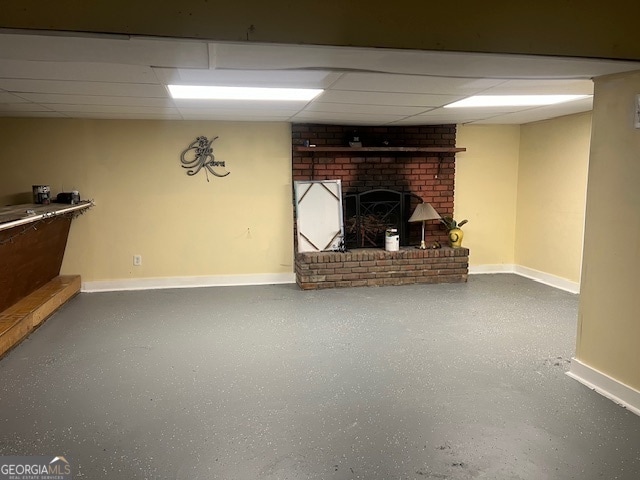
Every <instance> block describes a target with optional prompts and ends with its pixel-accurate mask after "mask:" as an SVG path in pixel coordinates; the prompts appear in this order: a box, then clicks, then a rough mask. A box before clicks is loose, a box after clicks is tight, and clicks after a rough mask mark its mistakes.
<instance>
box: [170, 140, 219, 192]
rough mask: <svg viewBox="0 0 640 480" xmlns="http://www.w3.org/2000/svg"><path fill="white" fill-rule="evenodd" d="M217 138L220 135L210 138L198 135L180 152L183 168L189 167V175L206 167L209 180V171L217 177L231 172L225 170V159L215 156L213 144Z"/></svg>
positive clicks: (205, 171) (205, 170)
mask: <svg viewBox="0 0 640 480" xmlns="http://www.w3.org/2000/svg"><path fill="white" fill-rule="evenodd" d="M216 138H218V137H213V138H212V139H211V140H209V139H207V137H198V138H196V139H195V140H194V141H193V142H191V144H190V145H189V146H188V147H187V148H186V149H185V151H184V152H182V154H180V162H181V164H182V168H186V169H187V175H189V176H193V175H195V174H196V173H198V172H199V171H200V170H202V169H203V168H204V173H205V175H206V176H207V182H208V181H209V173H211V175H214V176H216V177H226V176H227V175H229V173H231V172H227V171H225V170H224V168H225V162H224V161H219V160H216V159H215V157H214V156H213V148H211V144H212V143H213V141H214V140H215V139H216ZM216 169H218V171H216ZM220 169H222V172H220Z"/></svg>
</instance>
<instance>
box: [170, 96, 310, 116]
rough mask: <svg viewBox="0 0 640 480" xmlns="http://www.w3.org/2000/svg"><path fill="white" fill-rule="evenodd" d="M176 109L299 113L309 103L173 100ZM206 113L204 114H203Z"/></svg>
mask: <svg viewBox="0 0 640 480" xmlns="http://www.w3.org/2000/svg"><path fill="white" fill-rule="evenodd" d="M173 103H174V104H175V105H176V107H178V108H180V109H193V110H197V109H200V110H219V109H222V110H263V111H264V110H274V111H277V110H287V111H294V112H297V111H299V110H301V109H302V108H304V107H305V106H306V105H307V104H308V103H309V102H307V101H304V102H297V101H267V100H265V101H253V100H250V101H233V100H185V99H176V100H173ZM201 113H204V112H201Z"/></svg>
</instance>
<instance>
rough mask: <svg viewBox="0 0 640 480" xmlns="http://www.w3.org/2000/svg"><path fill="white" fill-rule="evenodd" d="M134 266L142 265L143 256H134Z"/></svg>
mask: <svg viewBox="0 0 640 480" xmlns="http://www.w3.org/2000/svg"><path fill="white" fill-rule="evenodd" d="M133 265H134V266H136V267H139V266H140V265H142V255H134V256H133Z"/></svg>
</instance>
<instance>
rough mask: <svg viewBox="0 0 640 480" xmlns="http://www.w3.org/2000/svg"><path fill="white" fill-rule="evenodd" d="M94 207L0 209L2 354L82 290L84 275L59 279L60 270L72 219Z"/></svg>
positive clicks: (89, 204)
mask: <svg viewBox="0 0 640 480" xmlns="http://www.w3.org/2000/svg"><path fill="white" fill-rule="evenodd" d="M91 206H92V203H91V202H81V203H79V204H76V205H65V204H57V203H52V204H49V205H36V204H24V205H14V206H10V207H3V208H0V356H2V355H3V354H4V353H6V352H7V351H8V350H9V349H10V348H12V347H13V346H14V345H16V344H17V343H18V342H20V340H22V339H23V338H24V337H25V336H26V335H28V334H29V332H31V331H32V330H33V329H34V328H36V327H37V326H38V325H39V324H40V323H42V322H43V321H44V320H45V319H46V317H48V316H49V315H50V314H51V313H53V312H54V311H55V310H56V309H57V308H58V307H59V306H60V305H62V303H64V302H65V301H67V300H68V299H69V298H71V297H73V296H74V295H75V294H77V293H78V292H79V291H80V277H79V276H64V277H59V275H60V267H61V265H62V259H63V257H64V250H65V247H66V245H67V237H68V234H69V228H70V226H71V220H72V218H73V217H74V216H75V215H77V214H79V213H81V212H83V211H84V210H85V209H87V208H89V207H91Z"/></svg>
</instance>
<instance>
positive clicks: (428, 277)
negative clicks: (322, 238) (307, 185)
mask: <svg viewBox="0 0 640 480" xmlns="http://www.w3.org/2000/svg"><path fill="white" fill-rule="evenodd" d="M354 137H357V140H359V141H360V142H361V146H356V147H350V146H349V142H350V141H353V140H354ZM457 151H464V149H463V148H457V147H456V126H455V125H436V126H434V125H430V126H410V127H354V126H340V125H315V124H294V125H292V159H293V164H292V174H293V180H336V179H339V180H341V183H342V193H343V203H344V206H345V218H344V220H345V234H346V236H347V239H349V226H350V225H353V224H354V223H353V222H354V220H353V217H352V215H353V212H352V211H351V210H349V208H351V207H348V205H349V204H350V202H351V203H352V202H353V200H352V199H353V198H355V196H356V195H362V194H367V193H368V192H372V191H379V190H385V191H395V192H397V194H398V195H400V196H401V198H403V202H404V201H405V200H404V199H406V205H404V206H403V213H402V215H403V217H404V218H403V219H402V220H401V221H402V222H406V220H407V219H408V217H409V216H410V215H411V213H412V212H413V210H414V208H415V206H416V205H417V204H418V203H419V202H420V201H421V200H423V201H425V202H428V203H430V204H431V205H432V206H433V207H434V208H435V209H436V211H438V213H439V214H440V215H441V216H445V215H452V213H453V197H454V186H455V153H456V152H457ZM390 195H393V194H390ZM350 222H351V223H350ZM400 231H402V233H403V234H404V235H403V236H402V237H401V239H400V242H401V245H403V247H402V248H401V250H400V252H385V251H384V249H382V248H380V245H379V241H380V239H379V235H378V239H377V243H378V245H375V243H376V241H374V240H372V239H370V238H369V237H372V236H371V235H369V236H367V238H366V239H365V240H363V239H362V238H361V237H357V240H354V239H355V238H356V237H351V240H350V242H351V244H348V245H347V246H348V247H349V251H348V252H347V253H340V252H331V253H329V252H324V253H323V252H318V253H303V254H300V253H298V254H296V278H297V282H298V284H299V285H300V287H301V288H303V289H315V288H330V287H342V286H360V285H389V284H406V283H419V282H420V283H440V282H461V281H466V278H467V264H468V250H467V249H466V248H463V249H457V250H454V249H451V248H449V247H448V246H447V245H448V239H447V232H446V230H445V229H444V228H443V226H442V225H441V224H440V223H439V222H437V221H429V222H427V225H426V238H427V244H428V245H431V244H433V243H434V242H435V241H438V242H440V244H441V245H442V246H443V248H441V249H434V250H426V251H423V250H417V249H415V248H414V247H413V246H415V245H417V244H419V240H420V225H419V224H413V223H412V224H409V223H403V224H402V226H401V229H400ZM354 242H357V243H354ZM376 246H377V247H378V248H375V247H376ZM363 247H372V248H363ZM356 264H357V265H356ZM347 270H349V271H348V272H347Z"/></svg>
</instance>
